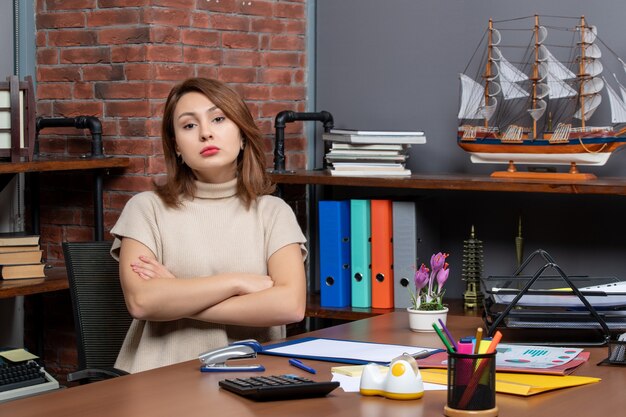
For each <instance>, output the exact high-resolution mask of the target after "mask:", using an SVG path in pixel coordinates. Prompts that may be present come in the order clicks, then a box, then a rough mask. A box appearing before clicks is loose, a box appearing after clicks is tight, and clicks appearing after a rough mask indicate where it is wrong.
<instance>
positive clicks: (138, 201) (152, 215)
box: [111, 192, 162, 261]
mask: <svg viewBox="0 0 626 417" xmlns="http://www.w3.org/2000/svg"><path fill="white" fill-rule="evenodd" d="M158 198H159V197H157V196H156V195H155V194H154V193H152V192H143V193H140V194H137V195H135V196H134V197H133V198H131V199H130V200H128V203H126V206H125V207H124V210H123V211H122V214H121V215H120V217H119V219H118V220H117V223H115V226H113V229H111V234H112V235H113V236H114V237H115V240H114V241H113V246H112V247H111V255H112V256H113V257H114V258H115V259H117V260H118V261H119V255H120V246H121V244H122V238H125V237H128V238H131V239H135V240H136V241H138V242H141V243H143V244H144V245H146V246H147V247H148V248H149V249H150V250H151V251H152V252H153V253H154V254H155V256H156V257H157V259H158V260H160V259H161V258H162V250H161V249H162V248H161V238H160V233H159V228H158V227H157V224H158V219H157V211H158V201H155V199H158Z"/></svg>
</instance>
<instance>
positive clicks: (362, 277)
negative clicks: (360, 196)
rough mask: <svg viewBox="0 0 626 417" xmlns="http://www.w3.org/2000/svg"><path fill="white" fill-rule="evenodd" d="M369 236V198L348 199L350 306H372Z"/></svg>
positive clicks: (370, 246)
mask: <svg viewBox="0 0 626 417" xmlns="http://www.w3.org/2000/svg"><path fill="white" fill-rule="evenodd" d="M371 237H372V233H371V227H370V202H369V200H350V253H351V275H352V277H351V285H352V291H351V292H352V307H362V308H369V307H371V306H372V275H371V263H372V262H371V256H370V255H371V249H372V245H371Z"/></svg>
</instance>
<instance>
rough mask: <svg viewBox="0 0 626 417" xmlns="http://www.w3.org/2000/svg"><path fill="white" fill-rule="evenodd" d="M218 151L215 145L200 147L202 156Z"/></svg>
mask: <svg viewBox="0 0 626 417" xmlns="http://www.w3.org/2000/svg"><path fill="white" fill-rule="evenodd" d="M219 151H220V149H219V148H218V147H216V146H207V147H206V148H204V149H202V150H201V151H200V155H202V156H211V155H215V154H216V153H218V152H219Z"/></svg>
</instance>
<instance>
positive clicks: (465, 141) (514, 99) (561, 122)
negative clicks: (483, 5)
mask: <svg viewBox="0 0 626 417" xmlns="http://www.w3.org/2000/svg"><path fill="white" fill-rule="evenodd" d="M532 19H534V25H533V24H532V23H531V22H530V21H529V20H532ZM559 19H561V20H563V19H564V18H559ZM542 20H543V19H542ZM567 20H568V21H569V20H572V21H573V22H574V23H573V24H572V26H571V27H558V26H553V25H550V26H547V25H546V26H544V22H542V21H540V17H539V16H531V17H529V18H522V19H513V20H506V21H499V22H494V21H493V20H491V19H490V21H489V28H488V30H487V32H486V34H485V36H484V37H483V41H482V42H481V43H482V45H483V46H484V44H485V43H486V47H487V48H486V51H485V52H484V56H483V57H482V58H481V59H480V61H481V62H478V63H476V62H475V63H472V62H470V64H468V67H467V68H466V73H467V72H469V70H470V69H471V68H472V64H473V65H474V67H473V68H474V70H476V71H477V72H478V73H479V74H478V76H477V77H476V78H471V77H470V76H469V75H467V74H466V73H463V74H461V76H460V77H461V103H460V107H459V114H458V118H459V121H460V127H459V130H458V135H457V141H458V144H459V146H461V148H463V149H464V150H465V151H467V152H469V153H470V154H471V160H472V162H475V163H498V162H500V163H501V162H504V163H507V162H508V163H510V165H509V171H511V172H512V171H515V168H514V165H513V163H523V164H557V165H564V164H565V165H571V167H572V169H571V171H570V172H577V171H576V164H580V165H604V164H605V163H606V162H607V160H608V159H609V156H610V155H611V153H612V152H613V151H615V150H616V149H618V148H619V147H621V146H623V145H625V144H626V127H625V125H624V124H625V123H626V88H624V86H623V85H622V84H620V82H619V77H618V76H617V75H616V74H615V73H613V77H612V79H607V78H609V77H606V78H605V76H604V75H603V70H604V67H603V64H602V62H601V60H600V58H601V57H602V50H601V48H600V47H599V44H601V45H605V44H604V42H602V41H601V40H600V38H598V36H597V29H596V27H595V26H591V25H588V24H587V22H586V21H585V18H584V17H582V18H575V19H572V18H567ZM520 21H522V22H524V21H529V23H530V24H529V25H528V26H527V27H526V28H523V29H517V28H513V29H511V27H507V25H511V24H512V23H511V22H515V23H514V24H515V25H517V24H519V23H520ZM496 26H499V27H496ZM548 28H549V30H550V33H553V32H554V33H556V34H557V35H561V38H564V37H567V38H569V40H568V41H569V44H567V45H566V42H565V41H562V42H563V45H559V44H555V43H554V42H558V41H559V36H556V37H554V38H550V36H549V33H548V32H549V31H548ZM520 31H526V32H528V36H526V37H525V39H526V40H528V39H530V42H529V43H528V44H527V45H525V46H523V47H521V48H520V46H519V45H513V44H511V43H508V41H506V40H505V36H504V35H502V33H504V34H505V35H511V37H512V38H513V37H514V36H513V35H515V34H516V33H514V32H520ZM548 47H550V49H548ZM566 47H567V48H566ZM566 49H567V50H568V51H569V52H568V54H565V53H563V51H564V50H566ZM603 49H604V50H605V51H608V52H609V53H610V54H612V55H614V56H615V58H616V60H617V62H619V64H616V68H618V69H619V74H620V76H621V77H624V75H625V72H626V64H625V63H624V61H622V60H621V59H620V58H619V57H617V56H616V55H615V53H614V52H613V51H612V50H611V49H609V48H608V47H604V48H603ZM551 50H554V54H553V52H551ZM507 51H508V52H511V54H514V53H515V52H516V51H517V53H518V55H519V52H520V51H524V53H523V55H522V56H521V57H519V62H517V61H514V59H515V58H508V59H507V57H506V52H507ZM474 55H475V56H476V55H477V54H476V53H475V54H474ZM557 56H559V58H560V60H559V59H557ZM561 56H562V57H561ZM474 61H476V60H474ZM622 70H623V71H624V72H622ZM476 80H480V82H478V81H476ZM609 81H610V82H611V83H614V85H616V87H615V88H613V87H611V84H610V83H609ZM616 91H619V94H618V93H617V92H616ZM603 94H605V95H607V96H608V102H609V104H610V108H611V119H612V120H611V121H612V124H611V125H601V126H592V125H591V124H590V123H589V121H590V119H591V117H592V115H593V114H594V112H595V111H596V110H597V109H598V107H599V106H600V103H601V102H602V95H603ZM596 118H597V117H596ZM596 118H594V119H593V121H594V122H595V119H596ZM553 127H554V128H553Z"/></svg>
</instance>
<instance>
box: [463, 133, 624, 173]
mask: <svg viewBox="0 0 626 417" xmlns="http://www.w3.org/2000/svg"><path fill="white" fill-rule="evenodd" d="M457 142H458V144H459V146H460V147H461V148H462V149H463V150H465V151H466V152H468V153H469V154H470V155H471V160H472V162H474V163H486V164H491V163H509V162H510V161H513V162H514V163H519V164H551V165H570V164H571V163H572V162H575V163H576V164H578V165H591V166H601V165H604V164H605V163H606V162H607V161H608V159H609V157H610V156H611V153H612V152H614V151H615V150H617V149H619V148H620V147H621V146H623V145H626V137H614V136H595V137H590V138H570V139H569V141H567V142H564V143H558V144H554V143H550V142H549V141H547V140H543V139H535V140H528V139H526V140H523V141H521V142H516V143H502V141H500V140H499V139H496V138H492V137H485V138H476V140H473V141H463V140H461V137H460V136H459V137H457Z"/></svg>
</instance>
